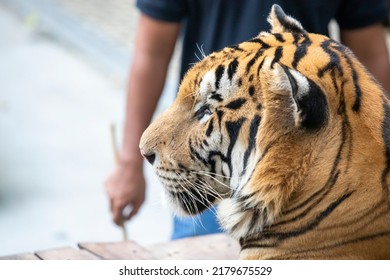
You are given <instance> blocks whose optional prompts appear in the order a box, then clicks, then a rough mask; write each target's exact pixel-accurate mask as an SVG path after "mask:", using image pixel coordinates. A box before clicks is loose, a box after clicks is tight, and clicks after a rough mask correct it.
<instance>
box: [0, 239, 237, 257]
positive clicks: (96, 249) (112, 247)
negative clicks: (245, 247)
mask: <svg viewBox="0 0 390 280" xmlns="http://www.w3.org/2000/svg"><path fill="white" fill-rule="evenodd" d="M239 252H240V246H239V244H238V242H237V241H235V240H232V239H231V238H230V237H228V236H226V235H224V234H212V235H205V236H198V237H191V238H184V239H179V240H175V241H169V242H166V243H160V244H155V245H150V246H145V247H143V246H140V245H139V244H137V243H136V242H134V241H125V242H106V243H80V244H77V246H75V247H65V248H56V249H51V250H45V251H37V252H32V253H25V254H18V255H12V256H3V257H0V260H218V259H221V260H229V259H238V257H239Z"/></svg>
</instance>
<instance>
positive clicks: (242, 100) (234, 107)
mask: <svg viewBox="0 0 390 280" xmlns="http://www.w3.org/2000/svg"><path fill="white" fill-rule="evenodd" d="M245 102H246V99H245V98H237V99H235V100H233V101H231V102H229V103H228V104H226V106H225V107H226V108H228V109H231V110H237V109H240V108H241V106H242V105H244V104H245Z"/></svg>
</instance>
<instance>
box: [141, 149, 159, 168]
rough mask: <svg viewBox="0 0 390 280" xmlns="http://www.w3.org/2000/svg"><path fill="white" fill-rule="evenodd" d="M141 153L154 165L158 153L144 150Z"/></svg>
mask: <svg viewBox="0 0 390 280" xmlns="http://www.w3.org/2000/svg"><path fill="white" fill-rule="evenodd" d="M141 153H142V156H143V157H144V158H146V160H147V161H148V162H149V163H150V164H152V165H153V163H154V161H155V159H156V154H155V153H150V154H147V153H143V152H141Z"/></svg>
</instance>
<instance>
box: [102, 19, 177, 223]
mask: <svg viewBox="0 0 390 280" xmlns="http://www.w3.org/2000/svg"><path fill="white" fill-rule="evenodd" d="M179 29H180V24H179V23H168V22H162V21H157V20H154V19H152V18H150V17H148V16H146V15H141V17H140V20H139V26H138V31H137V37H136V45H135V50H134V53H133V56H132V64H131V69H130V72H129V77H128V86H127V102H126V119H125V128H124V140H123V147H122V151H121V154H120V164H119V166H118V168H116V169H115V170H114V172H113V173H112V174H111V175H110V176H109V177H108V180H107V181H106V191H107V194H108V196H109V199H110V203H111V212H112V216H113V220H114V222H115V223H116V224H118V225H121V224H123V217H122V211H123V209H124V208H125V207H126V206H127V205H131V206H132V211H131V213H130V215H129V216H128V217H124V218H125V219H130V218H131V217H132V216H134V215H135V214H136V213H137V212H138V210H139V208H140V206H141V205H142V203H143V201H144V199H145V180H144V177H143V159H142V157H141V154H140V152H139V148H138V146H139V141H140V138H141V135H142V133H143V131H144V130H145V129H146V127H147V126H148V125H149V122H150V120H151V118H152V116H153V113H154V110H155V108H156V106H157V103H158V100H159V98H160V95H161V92H162V89H163V87H164V83H165V78H166V74H167V69H168V65H169V62H170V59H171V57H172V53H173V50H174V47H175V43H176V39H177V37H178V33H179Z"/></svg>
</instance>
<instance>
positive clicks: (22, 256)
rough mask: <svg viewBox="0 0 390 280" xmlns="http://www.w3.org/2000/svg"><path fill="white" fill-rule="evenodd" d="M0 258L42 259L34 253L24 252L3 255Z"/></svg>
mask: <svg viewBox="0 0 390 280" xmlns="http://www.w3.org/2000/svg"><path fill="white" fill-rule="evenodd" d="M0 260H40V258H38V257H37V256H36V255H34V254H33V253H24V254H18V255H11V256H2V257H0Z"/></svg>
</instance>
